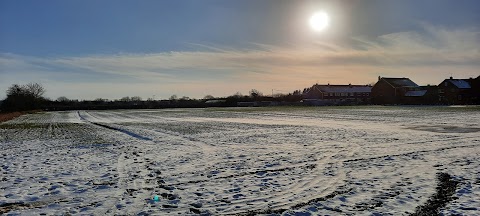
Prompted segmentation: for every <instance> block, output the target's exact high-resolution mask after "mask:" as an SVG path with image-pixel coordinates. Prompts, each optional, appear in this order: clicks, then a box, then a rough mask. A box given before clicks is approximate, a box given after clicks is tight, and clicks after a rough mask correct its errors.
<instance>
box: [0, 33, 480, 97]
mask: <svg viewBox="0 0 480 216" xmlns="http://www.w3.org/2000/svg"><path fill="white" fill-rule="evenodd" d="M422 26H423V31H421V32H397V33H392V34H387V35H381V36H379V37H377V38H373V39H365V38H361V37H355V38H352V40H351V41H350V43H348V44H331V43H328V42H326V41H314V42H312V43H311V44H309V45H308V46H305V45H304V46H298V47H292V46H290V47H281V46H273V45H267V44H253V48H250V49H233V48H222V47H216V46H207V45H201V44H192V46H196V47H198V48H199V49H200V50H201V51H182V52H165V53H153V54H117V55H91V56H82V57H58V58H42V57H31V56H20V55H15V54H2V55H0V66H1V68H0V74H1V76H2V79H4V78H5V76H15V77H17V80H16V79H13V78H10V79H9V78H5V79H4V81H3V82H0V87H1V89H0V90H3V89H6V88H7V87H8V86H6V85H9V84H11V83H7V82H11V81H18V79H26V78H27V77H31V78H32V79H38V80H40V81H42V80H43V81H46V82H49V83H54V82H61V83H65V82H69V83H70V84H71V85H87V84H88V85H89V86H91V88H95V85H93V84H92V83H96V82H98V84H97V87H98V88H99V89H101V90H102V91H105V89H104V88H100V86H101V85H102V82H103V83H105V82H109V83H111V85H112V86H115V83H118V85H117V86H118V87H120V86H121V85H122V84H126V83H128V84H130V85H133V84H136V85H137V86H138V87H139V89H140V88H141V86H142V85H143V86H145V85H146V84H148V85H151V86H150V87H149V90H148V91H154V92H155V91H157V92H160V91H162V92H168V93H169V94H170V93H172V92H171V89H188V90H185V91H183V93H184V94H186V95H189V96H193V97H202V95H199V92H201V93H204V94H214V95H219V96H220V95H228V94H230V93H233V92H232V91H233V89H231V88H228V86H226V85H224V83H230V85H229V86H231V87H235V88H238V90H240V91H244V92H246V91H248V89H250V88H258V89H263V90H264V91H265V90H268V89H271V88H279V86H283V87H285V88H287V89H288V90H286V91H290V90H293V89H296V88H303V87H306V86H307V85H310V84H312V83H313V82H317V81H318V82H321V83H325V82H333V83H360V84H362V83H370V82H374V81H375V77H376V76H378V75H382V76H412V75H413V76H414V77H411V78H412V79H414V80H416V81H417V80H418V81H417V82H419V83H432V84H436V83H437V82H438V81H439V80H442V79H444V78H445V76H447V75H448V74H449V73H453V72H454V73H455V75H458V76H463V77H465V76H473V75H475V74H476V75H478V73H479V72H478V67H479V66H480V32H479V31H478V30H477V29H467V28H465V29H453V30H451V29H445V28H441V27H437V26H431V25H428V24H422ZM453 69H455V71H453V72H452V70H453ZM429 77H430V78H429ZM431 77H437V78H435V79H432V78H431ZM34 81H35V80H34ZM112 83H113V84H112ZM155 84H158V86H159V87H154V86H155ZM187 84H188V85H190V87H186V85H187ZM109 85H110V84H109ZM182 85H183V88H182ZM191 86H196V87H198V88H200V90H199V89H192V88H191ZM202 86H209V87H202ZM64 87H66V88H68V86H64ZM167 88H170V90H168V89H167ZM144 89H145V88H144ZM54 91H55V92H56V91H60V92H61V90H54ZM178 91H179V92H182V90H178ZM139 92H141V93H143V94H147V93H144V91H141V90H139ZM125 93H127V92H122V94H125ZM92 94H93V93H92ZM133 94H135V93H132V94H131V95H133ZM52 95H55V96H58V94H57V93H55V94H52ZM109 95H111V97H121V96H122V95H118V96H117V95H115V94H114V93H112V94H109ZM79 96H80V94H79ZM163 96H164V97H168V96H167V95H163ZM83 98H91V96H87V95H86V96H83Z"/></svg>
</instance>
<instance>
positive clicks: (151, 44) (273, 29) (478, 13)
mask: <svg viewBox="0 0 480 216" xmlns="http://www.w3.org/2000/svg"><path fill="white" fill-rule="evenodd" d="M320 10H322V11H325V12H326V13H328V15H329V17H330V25H329V26H328V28H327V29H325V30H324V31H322V32H315V31H313V30H312V29H311V28H310V27H309V25H308V19H309V18H310V16H311V15H312V14H313V13H315V12H316V11H320ZM479 29H480V1H476V0H471V1H468V0H461V1H453V0H450V1H445V0H430V1H426V0H425V1H414V0H402V1H392V0H376V1H374V0H365V1H361V0H359V1H351V0H349V1H346V0H345V1H321V0H319V1H313V0H308V1H307V0H296V1H282V0H263V1H257V0H242V1H240V0H238V1H233V0H232V1H225V0H218V1H207V0H202V1H197V0H190V1H184V0H175V1H153V0H152V1H143V0H142V1H133V0H131V1H122V0H115V1H95V0H83V1H62V0H58V1H52V0H46V1H33V0H32V1H29V0H25V1H16V0H0V92H2V93H3V92H5V90H6V89H7V88H8V87H9V86H10V85H11V84H13V83H20V84H21V83H28V82H39V83H42V84H43V85H44V86H45V87H46V88H47V96H48V97H50V98H52V99H56V98H57V97H59V96H66V97H68V98H77V99H95V98H98V97H102V98H109V99H117V98H121V97H123V96H135V95H139V96H141V97H143V98H145V99H146V98H148V97H152V96H153V95H156V98H168V97H169V96H170V95H172V94H177V95H179V96H183V95H186V96H190V97H195V98H202V97H203V96H204V95H207V94H211V95H214V96H226V95H231V94H234V93H235V92H237V91H240V92H242V93H245V94H246V93H248V91H249V90H250V89H252V88H255V89H259V90H261V91H263V92H265V93H269V92H271V89H276V91H278V92H284V93H287V92H291V91H293V90H295V89H302V88H304V87H307V86H310V85H312V84H314V83H316V82H318V83H334V84H348V83H352V84H367V83H372V82H375V80H376V77H377V76H399V77H404V76H406V77H410V78H411V79H412V80H414V81H415V82H417V83H418V84H438V83H440V82H441V81H442V80H443V79H445V78H447V77H449V76H450V75H453V76H454V77H463V78H468V77H471V76H478V75H480V70H479V68H480V67H479V66H480V33H479V32H480V30H479ZM1 95H3V94H0V97H2V96H1Z"/></svg>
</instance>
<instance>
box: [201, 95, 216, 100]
mask: <svg viewBox="0 0 480 216" xmlns="http://www.w3.org/2000/svg"><path fill="white" fill-rule="evenodd" d="M203 99H205V100H212V99H215V97H213V96H212V95H205V97H203Z"/></svg>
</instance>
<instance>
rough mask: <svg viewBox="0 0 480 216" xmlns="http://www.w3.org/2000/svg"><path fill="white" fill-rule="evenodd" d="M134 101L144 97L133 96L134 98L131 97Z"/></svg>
mask: <svg viewBox="0 0 480 216" xmlns="http://www.w3.org/2000/svg"><path fill="white" fill-rule="evenodd" d="M130 99H131V100H132V101H141V100H142V98H141V97H140V96H133V97H132V98H130Z"/></svg>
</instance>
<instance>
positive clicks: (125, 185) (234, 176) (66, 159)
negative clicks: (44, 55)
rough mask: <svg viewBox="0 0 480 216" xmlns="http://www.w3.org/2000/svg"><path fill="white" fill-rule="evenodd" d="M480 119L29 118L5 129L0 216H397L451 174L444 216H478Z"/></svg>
mask: <svg viewBox="0 0 480 216" xmlns="http://www.w3.org/2000/svg"><path fill="white" fill-rule="evenodd" d="M479 120H480V109H479V108H478V107H473V108H472V107H430V108H428V107H377V106H365V107H320V108H318V107H306V108H286V107H285V108H222V109H210V108H209V109H174V110H114V111H67V112H47V113H39V114H31V115H26V116H22V117H20V118H17V119H15V120H12V121H9V122H5V123H2V124H0V132H1V133H0V135H1V136H0V148H1V149H2V151H1V152H0V156H1V157H0V172H1V173H2V175H1V176H0V213H2V211H4V212H3V213H5V212H7V211H8V214H12V215H14V214H25V215H38V214H41V213H45V214H55V215H58V214H82V215H84V214H86V215H91V214H93V215H103V214H107V215H114V214H127V215H133V214H157V215H171V214H179V215H195V214H197V213H205V214H208V213H210V214H214V215H217V214H240V215H242V214H247V213H248V212H249V211H250V213H252V212H253V213H255V214H267V213H269V212H274V213H275V212H276V213H277V214H283V215H326V214H329V215H336V214H345V215H372V214H382V215H399V214H405V213H413V212H415V208H416V207H417V206H419V205H422V204H424V203H426V201H427V200H428V199H429V197H431V196H432V195H433V194H434V193H435V187H436V181H437V179H436V175H437V173H439V172H445V173H449V174H450V175H451V176H453V177H454V178H455V180H458V181H459V182H460V184H459V186H458V188H457V189H456V193H455V195H454V196H455V198H456V199H455V200H453V201H451V202H449V203H448V204H447V206H446V207H445V208H442V209H441V213H443V214H447V215H448V214H463V215H476V214H478V212H479V211H480V201H479V200H480V138H479V137H480V125H479V122H480V121H479ZM155 196H158V197H159V201H154V200H153V198H154V197H155ZM12 203H17V204H15V205H10V207H8V208H7V207H5V206H7V204H12ZM18 203H22V205H20V204H18Z"/></svg>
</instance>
